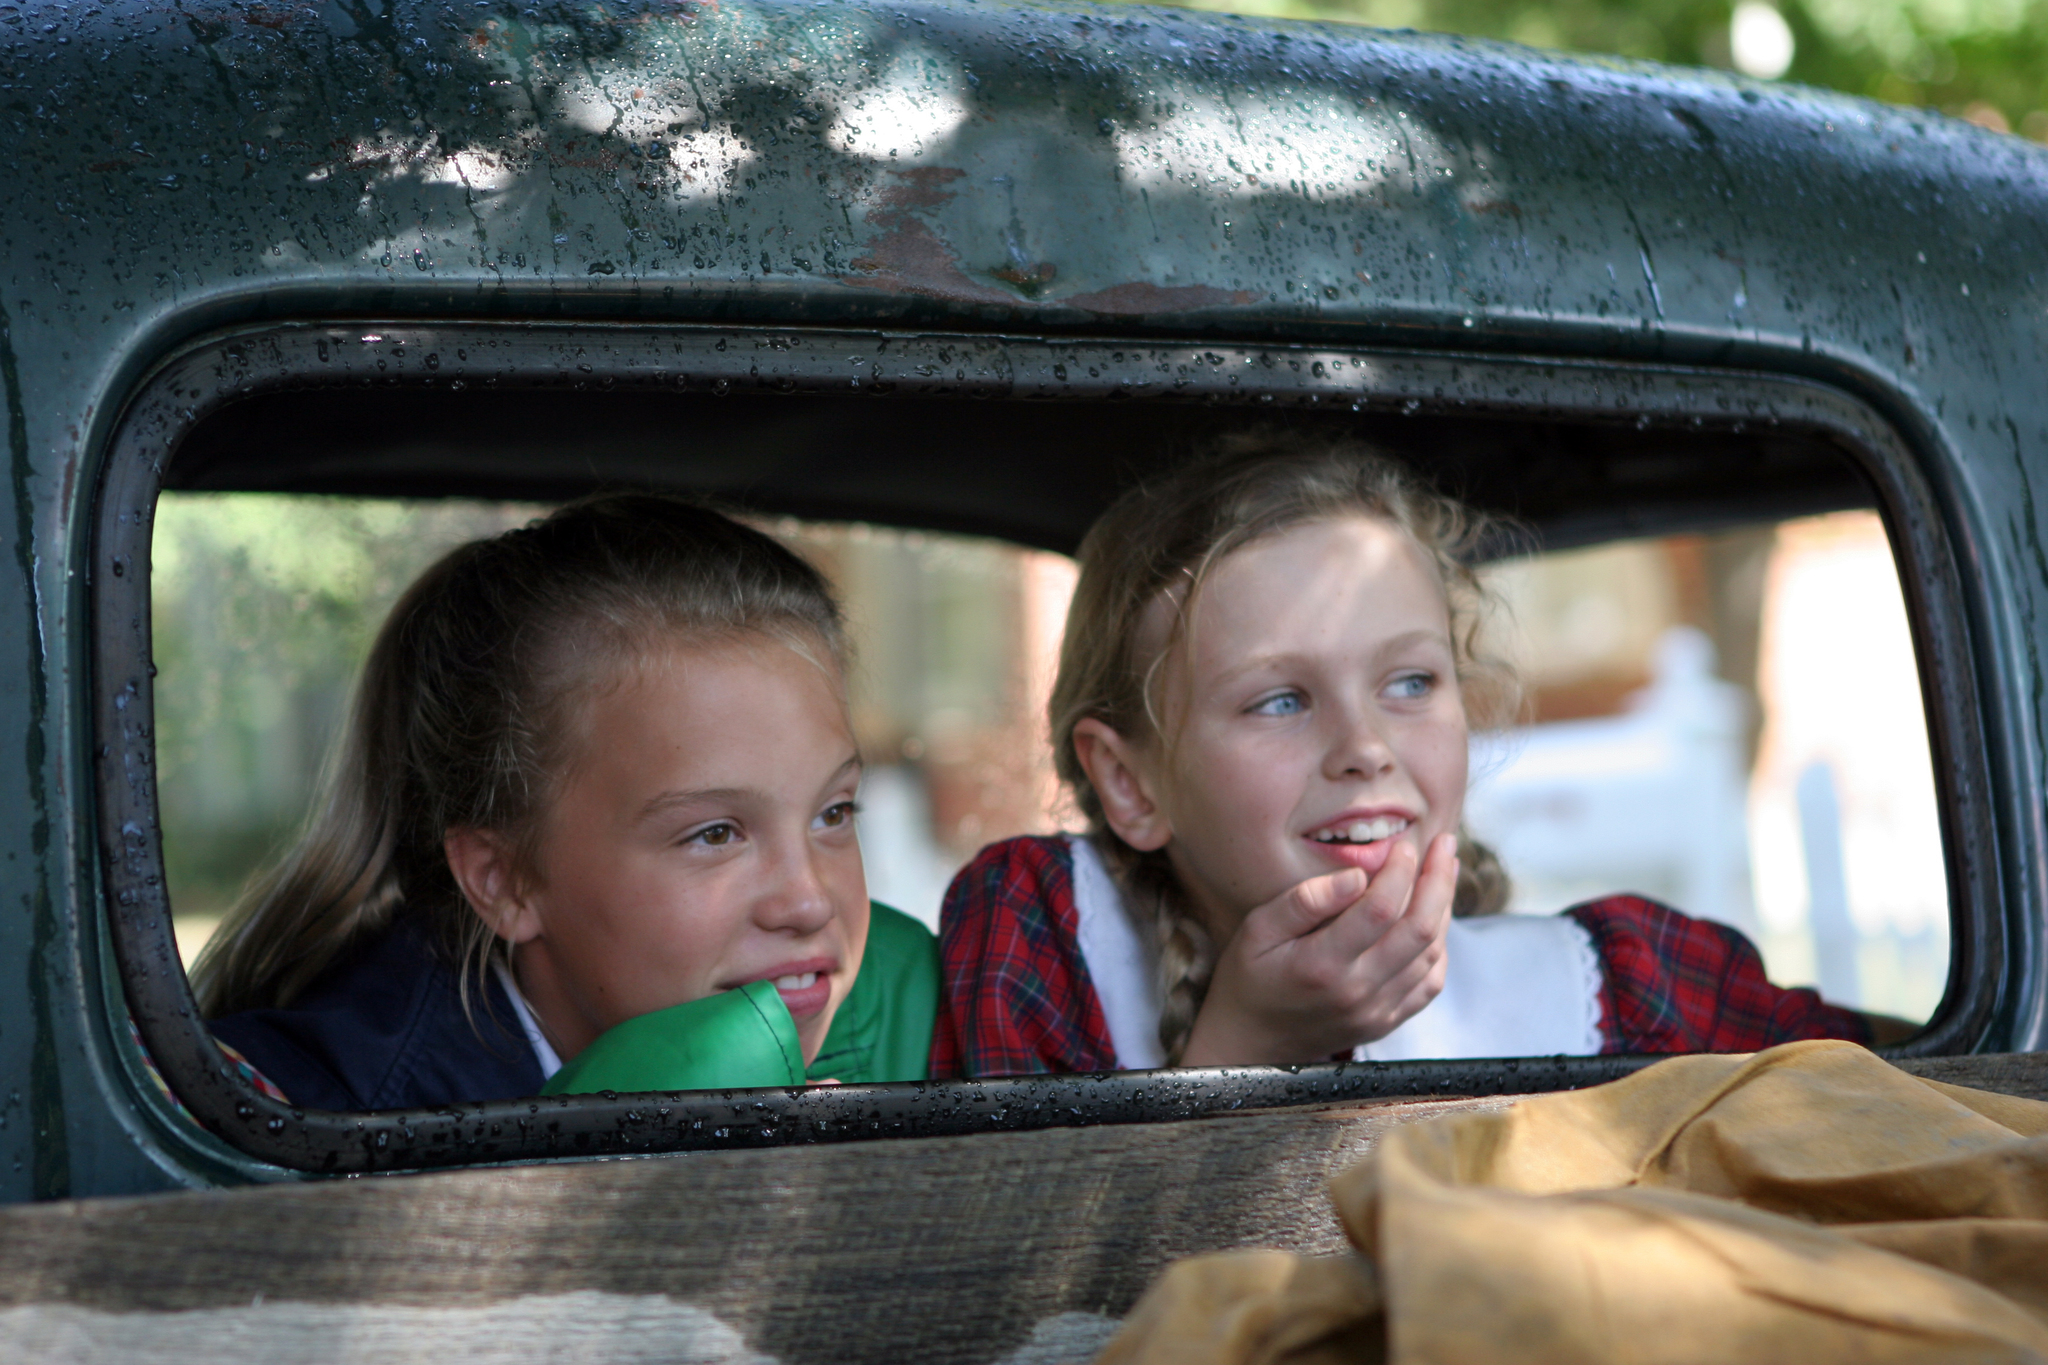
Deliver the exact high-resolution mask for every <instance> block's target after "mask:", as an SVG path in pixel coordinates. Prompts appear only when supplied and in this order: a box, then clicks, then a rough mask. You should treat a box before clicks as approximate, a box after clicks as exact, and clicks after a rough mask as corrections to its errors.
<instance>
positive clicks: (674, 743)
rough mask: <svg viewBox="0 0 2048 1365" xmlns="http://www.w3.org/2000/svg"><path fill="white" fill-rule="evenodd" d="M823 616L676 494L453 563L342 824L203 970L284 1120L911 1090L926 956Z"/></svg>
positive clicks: (747, 534) (524, 531)
mask: <svg viewBox="0 0 2048 1365" xmlns="http://www.w3.org/2000/svg"><path fill="white" fill-rule="evenodd" d="M845 673H846V643H845V639H844V634H843V631H842V627H841V619H840V613H839V608H838V606H837V604H836V603H835V602H834V601H833V599H832V596H831V593H830V591H829V590H828V589H827V587H826V585H825V582H824V580H823V579H822V578H821V577H820V576H819V574H818V573H817V571H816V570H814V569H813V568H811V566H810V565H808V564H806V563H804V562H803V561H802V560H801V559H799V558H797V557H796V556H795V555H793V554H791V553H790V552H789V551H788V550H786V549H784V548H783V547H781V546H780V545H778V544H776V543H775V542H774V541H773V540H771V539H769V538H768V537H767V536H764V535H762V534H761V533H759V532H757V531H754V530H751V529H749V528H747V527H745V526H742V525H740V524H739V523H737V522H734V521H732V520H730V519H729V518H726V517H724V516H721V515H719V514H718V513H716V512H713V511H710V510H707V509H705V508H702V507H698V506H695V505H692V504H690V503H687V502H683V501H680V500H678V499H674V498H668V497H659V496H653V495H643V494H616V495H609V496H602V497H596V498H591V499H587V500H585V501H582V502H577V503H571V504H569V505H568V506H565V507H563V508H561V509H560V510H558V511H556V512H555V513H554V514H553V515H551V516H548V517H546V518H543V519H542V520H539V521H536V522H534V523H532V524H531V525H528V526H526V527H523V528H520V529H518V530H514V531H511V532H508V533H506V534H504V535H501V536H498V537H495V538H492V539H488V540H482V541H478V542H475V543H473V544H470V545H465V546H463V547H461V548H460V549H457V550H455V551H454V552H452V553H450V554H449V555H447V556H446V557H445V558H443V559H442V560H441V561H440V562H439V563H437V564H435V565H434V566H433V567H432V568H430V569H428V570H427V571H426V572H425V573H424V574H423V575H422V576H421V577H420V579H419V580H418V581H417V582H415V583H414V584H413V585H412V587H411V588H410V589H408V590H407V591H406V593H405V595H404V596H403V597H402V598H401V599H400V600H399V602H398V604H397V605H396V606H395V607H394V608H393V609H392V612H391V615H390V618H389V619H388V620H387V621H386V623H385V625H384V627H383V628H382V630H381V631H380V632H379V634H378V637H377V640H376V643H375V645H374V647H373V648H372V650H371V653H370V658H369V661H368V663H367V665H366V666H365V668H364V672H363V677H362V681H361V684H360V686H359V689H358V693H357V696H356V699H355V705H354V710H353V713H352V715H351V717H350V721H349V726H348V730H347V732H346V734H345V736H344V739H343V744H342V748H341V750H340V753H339V755H338V762H337V763H336V765H335V768H334V771H333V773H332V774H331V777H330V780H329V785H328V790H327V792H326V794H325V797H324V800H323V801H322V803H321V804H320V805H319V806H318V807H317V808H316V810H315V812H314V814H313V817H312V819H311V822H310V824H309V826H308V829H307V831H306V833H305V834H304V836H303V837H302V838H301V839H300V841H299V842H298V844H297V845H296V847H294V848H293V849H292V850H291V851H290V852H289V854H288V855H287V856H286V857H285V858H284V860H283V861H282V862H281V863H280V864H279V865H278V866H277V867H276V868H275V869H274V870H273V871H271V872H270V873H269V874H268V875H267V876H266V877H264V878H262V879H260V880H259V882H258V883H257V884H256V885H254V886H253V887H252V888H251V890H250V892H249V893H248V895H247V896H246V897H245V898H244V900H243V902H242V904H241V905H240V906H239V907H238V909H237V910H236V911H235V913H234V914H233V915H232V916H231V917H230V918H229V920H228V921H227V923H225V924H224V925H223V926H222V928H221V930H220V931H219V933H218V934H217V935H216V936H215V938H214V939H213V941H212V942H211V943H210V944H209V945H208V947H207V949H206V951H205V953H204V954H203V955H202V956H201V958H200V960H199V962H198V963H197V964H196V966H195V968H194V971H193V984H194V988H195V991H196V993H197V995H198V998H199V1002H200V1006H201V1009H202V1011H203V1012H204V1013H205V1014H206V1016H207V1017H208V1018H209V1019H210V1021H211V1028H212V1030H213V1032H214V1035H215V1036H216V1037H217V1038H218V1039H220V1040H221V1041H222V1042H223V1043H226V1044H228V1045H230V1046H231V1047H233V1048H234V1049H236V1050H238V1051H239V1052H240V1053H241V1054H242V1055H243V1056H245V1057H246V1058H247V1059H248V1060H249V1062H250V1063H251V1064H253V1065H254V1067H255V1068H256V1069H257V1070H258V1071H259V1072H260V1073H262V1075H263V1076H264V1077H266V1078H267V1079H268V1080H269V1081H270V1082H272V1083H274V1085H275V1086H277V1087H279V1088H281V1089H282V1091H283V1092H284V1094H285V1095H287V1096H288V1097H289V1098H290V1100H291V1101H292V1102H293V1103H295V1104H299V1105H303V1106H307V1107H314V1108H324V1109H389V1108H404V1107H414V1106H431V1105H439V1104H448V1103H455V1102H464V1101H467V1102H477V1101H484V1100H494V1099H507V1098H513V1097H518V1096H525V1095H532V1094H536V1093H541V1092H542V1090H543V1087H544V1086H546V1087H548V1088H549V1090H550V1091H551V1092H558V1091H561V1090H592V1089H618V1090H654V1089H685V1088H695V1087H696V1086H711V1085H717V1086H733V1085H767V1084H801V1083H803V1081H804V1080H805V1079H806V1075H807V1073H808V1072H810V1071H812V1070H813V1069H816V1071H817V1074H819V1075H821V1076H829V1077H831V1078H833V1079H839V1080H854V1079H867V1080H898V1079H904V1080H908V1079H919V1078H921V1077H922V1075H923V1059H924V1054H925V1051H926V1049H927V1048H928V1045H929V1040H930V1029H931V1020H932V1014H933V1011H934V1010H935V1008H936V963H935V958H934V955H933V946H932V941H931V935H930V934H929V932H928V931H926V930H925V929H924V928H923V927H922V926H921V925H918V924H917V923H916V922H915V921H913V920H910V919H909V918H908V917H906V916H903V915H900V914H898V913H897V912H895V911H893V910H889V909H887V908H886V907H881V906H873V907H871V906H870V904H869V901H868V899H867V893H866V889H865V881H864V878H863V875H862V869H861V858H860V845H859V843H858V841H857V839H856V837H855V831H854V811H855V805H854V796H855V792H856V788H857V787H858V785H859V781H860V775H861V765H860V756H859V753H858V751H857V750H856V748H855V745H854V740H853V732H852V726H851V722H850V720H849V718H848V713H847V705H846V697H845Z"/></svg>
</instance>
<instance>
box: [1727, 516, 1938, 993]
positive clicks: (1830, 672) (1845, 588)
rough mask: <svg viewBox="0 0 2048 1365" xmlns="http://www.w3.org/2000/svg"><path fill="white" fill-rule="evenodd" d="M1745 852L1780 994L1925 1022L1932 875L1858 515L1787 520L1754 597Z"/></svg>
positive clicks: (1895, 634)
mask: <svg viewBox="0 0 2048 1365" xmlns="http://www.w3.org/2000/svg"><path fill="white" fill-rule="evenodd" d="M1760 643H1761V650H1760V653H1759V658H1758V666H1757V688H1758V690H1759V692H1760V693H1761V694H1762V696H1763V702H1764V727H1763V733H1762V735H1761V736H1760V738H1759V742H1758V745H1757V756H1756V770H1755V775H1754V776H1753V778H1752V779H1751V782H1750V825H1749V829H1750V850H1751V858H1752V860H1753V862H1754V864H1755V868H1756V876H1755V885H1756V901H1757V914H1758V918H1759V919H1760V920H1761V921H1762V925H1763V934H1762V938H1761V939H1760V940H1759V943H1760V946H1761V947H1762V948H1763V951H1764V960H1765V961H1766V962H1768V963H1769V964H1770V965H1771V967H1772V969H1773V975H1774V977H1775V978H1776V979H1777V980H1780V981H1810V982H1814V983H1816V984H1818V985H1819V986H1820V987H1821V990H1822V992H1823V993H1825V994H1826V995H1827V996H1828V997H1829V998H1830V999H1836V1000H1840V1001H1842V1002H1844V1003H1846V1004H1854V1005H1860V1006H1861V1007H1863V1008H1864V1009H1870V1010H1876V1011H1879V1012H1881V1013H1885V1014H1895V1015H1899V1016H1901V1017H1903V1018H1908V1019H1916V1020H1917V1019H1925V1018H1927V1017H1928V1015H1929V1014H1930V1013H1931V1012H1932V1010H1933V1009H1934V1007H1935V1005H1936V1004H1937V1003H1939V1001H1940V999H1941V993H1942V990H1943V989H1944V987H1945V986H1946V985H1947V982H1948V960H1949V943H1948V869H1947V864H1946V862H1945V860H1944V859H1943V856H1942V845H1941V814H1940V808H1939V804H1938V802H1937V800H1936V797H1935V792H1934V765H1933V759H1932V757H1931V756H1930V754H1929V751H1928V745H1927V718H1926V711H1925V708H1924V704H1923V702H1922V700H1921V696H1920V675H1919V671H1918V669H1917V668H1916V666H1915V662H1914V656H1913V640H1912V633H1911V631H1910V629H1909V628H1908V625H1907V621H1906V606H1905V601H1904V599H1903V598H1902V597H1901V595H1900V592H1899V579H1898V570H1897V568H1896V566H1895V565H1894V562H1893V559H1892V552H1891V545H1890V543H1889V541H1888V540H1887V538H1886V536H1885V531H1884V526H1883V524H1882V523H1881V522H1880V521H1879V519H1878V518H1877V516H1876V514H1874V513H1870V512H1840V513H1836V514H1834V515H1831V516H1824V517H1812V518H1807V519H1804V520H1801V521H1795V522H1788V523H1786V524H1785V525H1784V526H1781V527H1780V528H1779V530H1778V539H1777V546H1776V548H1775V549H1774V550H1773V551H1772V554H1771V563H1770V568H1769V571H1768V576H1767V578H1766V582H1765V587H1764V618H1763V634H1762V639H1761V642H1760Z"/></svg>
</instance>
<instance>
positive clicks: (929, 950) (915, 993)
mask: <svg viewBox="0 0 2048 1365" xmlns="http://www.w3.org/2000/svg"><path fill="white" fill-rule="evenodd" d="M938 1012H939V945H938V940H936V939H935V938H933V937H932V933H931V930H929V929H927V928H925V927H924V926H923V925H922V924H920V923H918V922H917V921H916V920H914V919H912V918H911V917H910V916H908V915H906V914H904V913H903V912H902V911H900V910H891V909H890V908H889V907H888V906H886V905H881V904H879V903H870V913H869V916H868V941H867V949H866V952H865V953H864V954H863V956H862V958H861V965H860V975H859V976H858V977H856V978H855V979H854V983H853V989H852V990H850V991H848V992H847V994H846V999H845V1000H844V1001H842V1002H841V1003H840V1006H839V1013H838V1014H836V1015H834V1016H833V1018H832V1028H831V1030H830V1031H829V1032H827V1033H826V1035H825V1043H824V1046H823V1047H821V1048H819V1050H818V1057H817V1060H816V1061H814V1062H812V1063H811V1065H810V1066H809V1067H808V1068H806V1067H805V1066H804V1060H803V1049H802V1047H801V1046H800V1045H799V1043H798V1041H797V1034H796V1021H795V1020H794V1019H791V1018H790V1016H789V1010H788V1009H787V1007H785V1006H784V1005H783V1003H782V996H781V994H780V993H779V992H778V991H777V990H776V989H775V985H774V983H773V982H769V981H756V982H754V983H753V984H752V985H750V986H743V987H741V988H740V989H739V990H736V991H725V992H723V993H721V994H719V995H712V996H706V997H705V998H704V999H702V1000H690V1001H686V1002H684V1003H683V1004H680V1005H672V1006H670V1007H669V1008H668V1009H665V1010H656V1011H654V1012H653V1013H652V1014H643V1015H641V1016H640V1017H639V1018H637V1019H628V1020H627V1021H626V1022H625V1023H623V1024H619V1025H617V1026H616V1027H614V1028H611V1029H608V1030H606V1031H605V1033H604V1034H603V1035H601V1036H600V1037H599V1038H598V1039H597V1041H595V1042H593V1043H592V1044H591V1045H590V1046H589V1047H586V1048H585V1049H583V1051H582V1052H580V1053H578V1054H577V1055H576V1059H575V1060H574V1061H572V1062H570V1063H569V1064H568V1065H566V1066H564V1067H563V1068H562V1069H561V1070H560V1071H557V1072H556V1073H555V1074H554V1076H553V1077H552V1078H550V1079H549V1081H548V1083H547V1084H546V1085H545V1086H543V1087H542V1088H541V1093H542V1094H544V1095H578V1094H590V1093H594V1092H597V1091H606V1090H609V1091H613V1092H618V1093H625V1094H632V1093H636V1092H641V1091H649V1090H738V1089H745V1088H747V1087H750V1086H766V1085H803V1084H806V1083H807V1082H816V1081H823V1080H836V1081H843V1082H845V1083H846V1084H848V1085H857V1084H861V1083H863V1082H869V1081H921V1080H923V1079H925V1074H926V1073H925V1066H926V1060H927V1058H928V1056H929V1054H930V1052H931V1046H932V1027H933V1025H934V1024H935V1023H936V1021H937V1019H938Z"/></svg>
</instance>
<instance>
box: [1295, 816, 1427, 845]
mask: <svg viewBox="0 0 2048 1365" xmlns="http://www.w3.org/2000/svg"><path fill="white" fill-rule="evenodd" d="M1410 823H1412V822H1410V821H1407V820H1403V819H1402V818H1401V817H1400V816H1398V815H1376V816H1374V817H1373V818H1372V819H1370V820H1354V821H1352V822H1351V823H1350V824H1348V825H1345V826H1344V827H1343V828H1341V829H1325V830H1319V831H1317V832H1316V834H1315V836H1314V837H1315V841H1316V842H1317V843H1319V844H1376V843H1378V842H1379V841H1380V840H1382V839H1391V838H1393V837H1394V836H1395V835H1396V834H1399V833H1400V832H1401V831H1402V830H1404V829H1406V828H1408V826H1409V824H1410Z"/></svg>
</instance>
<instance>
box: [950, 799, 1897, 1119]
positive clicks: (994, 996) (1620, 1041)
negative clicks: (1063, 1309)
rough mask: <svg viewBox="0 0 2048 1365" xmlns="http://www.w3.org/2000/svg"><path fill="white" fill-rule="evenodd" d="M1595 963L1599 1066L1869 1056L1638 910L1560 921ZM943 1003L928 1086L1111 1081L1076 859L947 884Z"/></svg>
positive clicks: (985, 856)
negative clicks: (958, 1079) (1782, 1046)
mask: <svg viewBox="0 0 2048 1365" xmlns="http://www.w3.org/2000/svg"><path fill="white" fill-rule="evenodd" d="M1564 913H1565V914H1567V915H1570V916H1571V917H1572V918H1573V919H1575V920H1577V921H1578V922H1579V924H1581V925H1582V926H1584V928H1585V930H1586V932H1587V933H1588V934H1590V935H1591V936H1592V940H1593V948H1594V951H1595V952H1596V953H1597V954H1598V955H1599V958H1600V967H1601V986H1600V1036H1601V1040H1602V1046H1601V1051H1602V1052H1637V1053H1660V1052H1755V1051H1758V1050H1759V1049H1762V1048H1766V1047H1772V1046H1774V1045H1776V1044H1778V1043H1790V1042H1795V1041H1797V1040H1799V1039H1803V1038H1845V1039H1848V1040H1849V1041H1851V1042H1856V1043H1863V1044H1866V1045H1867V1044H1868V1043H1869V1042H1870V1028H1869V1025H1868V1024H1866V1023H1865V1022H1864V1020H1863V1017H1862V1016H1861V1015H1859V1014H1856V1013H1855V1012H1854V1011H1852V1010H1846V1009H1840V1008H1838V1007H1836V1006H1834V1005H1830V1004H1828V1003H1827V1002H1826V1001H1824V1000H1822V999H1821V998H1820V996H1819V995H1818V994H1816V993H1815V992H1814V991H1812V990H1809V989H1807V988H1805V987H1796V988H1793V989H1786V988H1785V987H1782V986H1774V985H1772V984H1771V983H1770V981H1769V980H1768V979H1766V978H1765V976H1764V967H1763V959H1762V958H1760V957H1759V956H1758V955H1757V951H1756V948H1755V946H1754V945H1752V944H1751V943H1750V941H1749V940H1748V939H1747V938H1744V937H1743V936H1742V934H1741V933H1739V932H1738V931H1736V930H1734V929H1730V928H1729V927H1727V926H1726V925H1723V924H1715V923H1713V922H1712V921H1710V920H1699V919H1693V918H1692V917H1691V916H1689V915H1683V914H1680V913H1679V912H1678V911H1676V910H1673V909H1671V908H1670V907H1668V906H1664V905H1660V904H1658V903H1657V902H1656V901H1653V900H1647V899H1645V898H1643V897H1641V896H1607V897H1604V898H1602V899H1600V900H1597V901H1588V902H1586V903H1585V904H1583V905H1576V906H1573V907H1572V908H1571V909H1569V910H1566V911H1564ZM939 959H940V972H941V978H942V983H941V987H940V989H941V995H940V999H939V1023H938V1029H937V1031H936V1032H935V1033H934V1034H933V1036H932V1064H931V1074H932V1076H933V1078H934V1079H937V1078H940V1077H947V1076H1016V1075H1029V1074H1041V1073H1045V1072H1079V1071H1114V1070H1115V1069H1116V1050H1115V1048H1114V1047H1113V1046H1112V1045H1111V1043H1110V1039H1109V1025H1108V1023H1107V1021H1106V1020H1105V1019H1104V1017H1103V1012H1102V1002H1101V1000H1100V999H1098V998H1097V996H1096V993H1095V987H1094V985H1093V983H1092V982H1091V981H1090V980H1089V977H1088V965H1087V963H1086V962H1085V961H1084V960H1083V958H1082V955H1081V946H1080V939H1079V933H1078V920H1077V912H1076V908H1075V904H1074V880H1073V864H1072V854H1071V853H1070V852H1069V850H1068V848H1067V845H1066V841H1065V840H1063V839H1059V838H1020V839H1007V840H1005V841H1003V842H1002V843H999V844H991V845H989V846H988V847H987V848H985V849H983V850H982V851H981V852H980V853H979V854H977V855H975V858H974V861H973V862H971V863H969V864H968V865H967V866H966V867H965V868H963V869H962V870H961V872H960V875H959V876H957V877H955V878H954V879H953V885H952V886H951V887H950V888H949V889H948V890H947V892H946V902H945V906H944V908H943V910H941V912H940V915H939Z"/></svg>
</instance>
